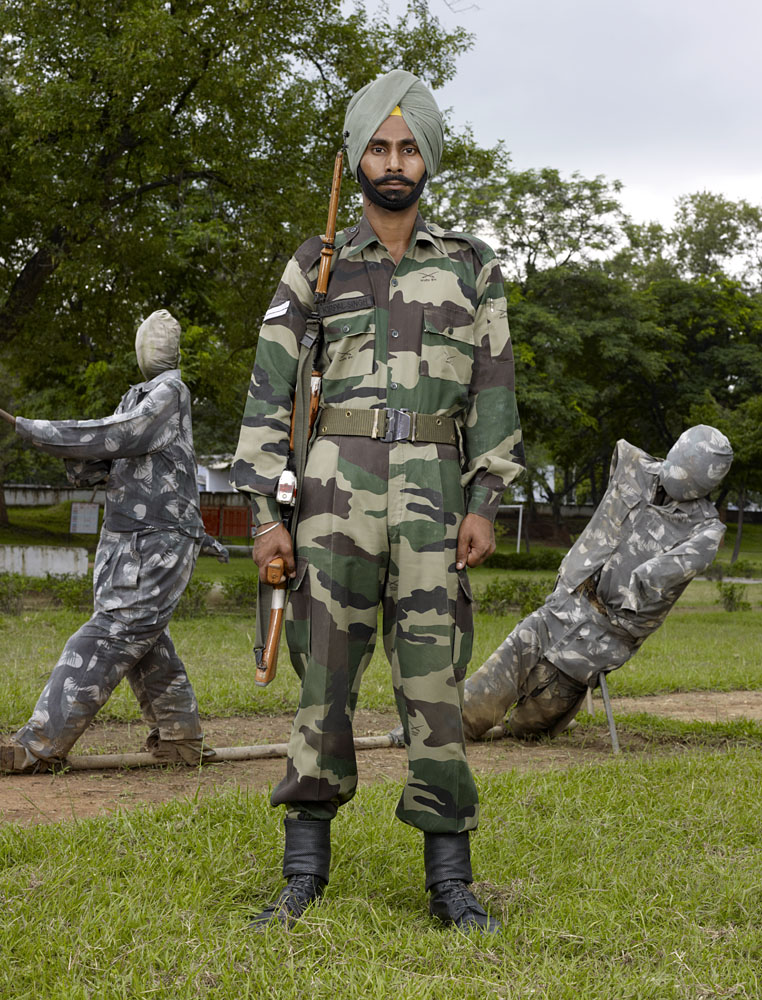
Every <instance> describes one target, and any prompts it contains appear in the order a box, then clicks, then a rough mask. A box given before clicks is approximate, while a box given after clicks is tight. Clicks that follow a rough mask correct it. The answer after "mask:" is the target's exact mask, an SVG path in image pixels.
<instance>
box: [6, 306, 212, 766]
mask: <svg viewBox="0 0 762 1000" xmlns="http://www.w3.org/2000/svg"><path fill="white" fill-rule="evenodd" d="M179 346H180V324H179V323H178V322H177V320H175V319H174V318H173V317H172V316H171V315H170V314H169V313H168V312H167V311H166V310H165V309H159V310H158V311H157V312H154V313H152V314H151V315H150V316H149V317H148V319H147V320H146V321H145V322H144V323H143V324H142V325H141V326H140V328H139V330H138V332H137V337H136V340H135V350H136V353H137V358H138V365H139V367H140V370H141V372H142V374H143V377H144V378H145V381H144V382H141V383H139V384H138V385H134V386H132V387H131V388H130V389H129V391H128V392H127V393H126V394H125V395H124V396H123V398H122V400H121V402H120V403H119V405H118V406H117V408H116V411H115V412H114V414H113V415H112V416H109V417H105V418H104V419H102V420H27V419H24V418H23V417H17V418H16V421H15V427H16V432H17V433H18V434H19V435H20V436H21V437H22V438H23V439H24V440H25V441H28V442H29V443H30V444H33V445H34V446H35V447H37V448H40V449H41V450H42V451H45V452H47V453H48V454H51V455H58V456H60V457H61V458H63V459H64V461H65V464H66V471H67V475H68V477H69V480H70V481H71V482H72V483H73V484H75V485H80V486H83V485H87V486H94V485H96V484H98V483H104V484H105V489H106V510H105V516H104V521H103V529H102V531H101V536H100V540H99V543H98V550H97V552H96V555H95V573H94V612H93V616H92V618H90V620H89V621H88V622H87V623H86V624H85V625H83V626H82V627H81V628H80V629H79V630H78V631H77V632H75V633H74V635H72V636H71V638H70V639H69V640H68V641H67V643H66V645H65V647H64V649H63V652H62V654H61V657H60V659H59V661H58V663H57V664H56V666H55V667H54V668H53V672H52V673H51V675H50V679H49V680H48V682H47V684H46V685H45V688H44V690H43V692H42V694H41V695H40V697H39V699H38V701H37V704H36V706H35V708H34V712H33V713H32V716H31V718H30V719H29V721H28V722H27V723H26V724H25V725H24V726H22V727H21V729H19V730H18V732H17V733H15V734H14V736H13V737H12V739H11V742H10V744H7V745H5V746H3V747H0V770H2V771H6V772H20V773H23V772H29V773H33V772H35V771H40V770H48V769H51V768H52V767H55V766H60V765H62V764H63V763H64V762H65V758H66V754H67V753H68V752H69V750H71V748H72V746H73V745H74V743H75V742H76V740H77V739H78V738H79V737H80V736H81V735H82V733H83V732H84V731H85V729H86V728H87V726H88V725H89V724H90V722H91V721H92V719H93V717H94V716H95V714H96V712H97V711H98V710H99V709H100V708H101V707H102V706H103V705H104V704H105V702H106V701H107V700H108V698H109V697H110V695H111V693H112V692H113V690H114V689H115V688H116V686H117V684H118V683H119V682H120V681H121V679H122V678H123V677H125V676H126V677H127V679H128V681H129V683H130V685H131V687H132V690H133V692H134V694H135V697H136V698H137V700H138V702H139V703H140V708H141V711H142V714H143V719H144V721H145V722H146V723H147V725H148V726H149V729H150V732H149V735H148V739H147V742H146V748H147V749H148V750H149V751H150V752H151V753H153V754H154V755H155V756H156V757H157V758H158V759H160V760H167V761H178V762H185V763H189V764H198V763H199V762H200V761H203V760H206V759H210V758H213V757H214V751H212V750H210V749H208V748H206V747H205V746H204V744H203V733H202V731H201V724H200V722H199V715H198V705H197V702H196V697H195V694H194V692H193V688H192V687H191V683H190V681H189V679H188V675H187V673H186V671H185V667H184V665H183V663H182V660H181V659H180V657H179V656H178V655H177V653H176V652H175V648H174V646H173V644H172V640H171V639H170V637H169V631H168V623H169V620H170V618H171V617H172V612H173V611H174V610H175V608H176V606H177V603H178V601H179V600H180V598H181V596H182V594H183V591H184V590H185V587H186V585H187V583H188V581H189V580H190V578H191V574H192V573H193V568H194V566H195V563H196V557H197V556H198V553H199V549H200V547H201V545H202V540H203V538H204V527H203V523H202V520H201V513H200V510H199V504H198V488H197V485H196V459H195V455H194V452H193V431H192V427H191V410H190V393H189V392H188V388H187V387H186V385H185V383H184V382H183V381H182V379H181V377H180V372H179V370H178V361H179ZM225 554H226V553H225Z"/></svg>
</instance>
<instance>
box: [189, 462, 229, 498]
mask: <svg viewBox="0 0 762 1000" xmlns="http://www.w3.org/2000/svg"><path fill="white" fill-rule="evenodd" d="M232 464H233V455H201V456H200V457H199V459H198V463H197V466H196V479H197V480H198V489H199V493H235V490H234V489H233V487H232V486H231V485H230V466H231V465H232Z"/></svg>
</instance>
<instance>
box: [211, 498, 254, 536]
mask: <svg viewBox="0 0 762 1000" xmlns="http://www.w3.org/2000/svg"><path fill="white" fill-rule="evenodd" d="M201 517H202V518H203V520H204V531H205V532H206V533H207V535H212V537H213V538H249V537H250V535H251V511H250V510H249V507H248V505H247V506H246V507H224V506H222V507H202V508H201Z"/></svg>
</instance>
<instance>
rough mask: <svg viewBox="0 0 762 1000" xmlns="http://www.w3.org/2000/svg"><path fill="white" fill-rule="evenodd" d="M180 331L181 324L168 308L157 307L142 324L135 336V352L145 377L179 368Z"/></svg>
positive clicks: (149, 377) (153, 376) (152, 376)
mask: <svg viewBox="0 0 762 1000" xmlns="http://www.w3.org/2000/svg"><path fill="white" fill-rule="evenodd" d="M180 332H181V331H180V324H179V323H178V322H177V320H176V319H175V318H174V316H173V315H172V314H171V313H169V312H167V310H166V309H157V310H156V312H152V313H151V315H150V316H149V317H148V319H147V320H144V321H143V322H142V323H141V324H140V326H139V327H138V332H137V335H136V336H135V353H136V354H137V356H138V367H139V368H140V370H141V372H142V373H143V378H145V379H151V378H155V377H156V376H157V375H161V373H162V372H168V371H171V370H172V369H173V368H177V366H178V364H179V362H180Z"/></svg>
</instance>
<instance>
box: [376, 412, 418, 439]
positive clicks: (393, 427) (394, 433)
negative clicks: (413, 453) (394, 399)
mask: <svg viewBox="0 0 762 1000" xmlns="http://www.w3.org/2000/svg"><path fill="white" fill-rule="evenodd" d="M412 427H413V419H412V415H411V413H410V410H393V409H391V408H390V407H387V408H386V434H384V436H383V437H382V438H379V441H386V442H390V441H407V439H408V438H409V437H410V431H411V430H412Z"/></svg>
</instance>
